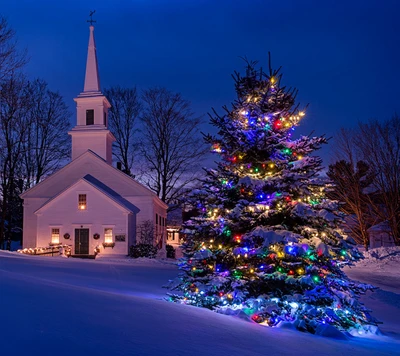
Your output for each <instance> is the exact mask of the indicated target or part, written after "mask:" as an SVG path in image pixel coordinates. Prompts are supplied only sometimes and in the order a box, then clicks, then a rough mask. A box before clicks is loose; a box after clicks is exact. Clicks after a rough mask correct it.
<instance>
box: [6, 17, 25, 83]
mask: <svg viewBox="0 0 400 356" xmlns="http://www.w3.org/2000/svg"><path fill="white" fill-rule="evenodd" d="M25 58H26V57H25V53H24V52H20V51H18V50H17V42H16V39H15V32H14V30H13V29H11V28H10V27H9V25H8V23H7V20H6V19H5V18H4V17H2V16H0V81H3V80H5V79H6V78H9V77H10V76H11V75H13V74H14V73H15V72H16V71H17V70H18V69H20V68H21V67H23V65H24V64H25V62H26V60H25Z"/></svg>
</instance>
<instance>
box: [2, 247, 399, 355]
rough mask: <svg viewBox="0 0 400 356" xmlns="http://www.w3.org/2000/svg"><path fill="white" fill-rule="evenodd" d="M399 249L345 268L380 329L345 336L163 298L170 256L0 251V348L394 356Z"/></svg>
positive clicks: (171, 268) (172, 272)
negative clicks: (360, 286)
mask: <svg viewBox="0 0 400 356" xmlns="http://www.w3.org/2000/svg"><path fill="white" fill-rule="evenodd" d="M399 252H400V250H399V251H398V252H395V253H394V254H392V255H390V256H388V257H382V256H381V257H382V258H381V259H377V258H374V257H372V256H369V257H368V258H367V259H366V260H364V261H362V262H360V263H359V264H358V265H357V266H356V267H353V268H351V269H348V270H346V272H347V273H348V274H349V275H350V276H351V278H354V279H359V280H360V281H363V282H367V283H372V284H375V285H378V286H379V287H381V289H379V290H377V291H376V292H373V293H368V295H366V296H365V297H364V298H363V300H364V302H365V304H366V305H367V306H368V307H370V308H371V309H373V310H374V312H373V315H374V316H375V317H377V318H378V319H380V320H381V321H383V322H384V324H383V325H382V326H380V327H381V330H382V332H383V333H384V335H382V336H371V337H369V338H365V337H364V338H361V337H360V338H358V337H357V338H354V337H353V338H348V339H345V340H338V339H332V338H326V337H320V336H314V335H310V334H306V333H301V332H299V331H296V330H287V329H280V328H268V327H263V326H260V325H258V324H256V323H253V322H249V321H246V320H242V319H239V318H235V317H232V316H227V315H221V314H217V313H214V312H212V311H209V310H205V309H200V308H195V307H191V306H185V305H180V304H174V303H169V302H167V301H165V300H164V297H165V295H166V292H167V290H165V289H164V288H162V286H163V285H165V284H166V282H167V281H168V280H169V279H173V278H175V277H176V275H177V273H178V270H177V267H176V266H175V265H174V264H173V263H171V262H170V261H157V260H130V259H129V260H128V259H125V258H121V259H107V258H99V259H96V260H77V259H66V258H58V257H56V258H50V257H35V256H25V255H20V254H17V253H7V252H0V306H1V311H0V320H1V322H0V342H1V352H0V354H1V355H2V356H8V355H54V354H57V355H96V356H100V355H112V356H114V355H135V356H136V355H137V356H140V355H163V356H164V355H174V356H179V355H185V356H186V355H207V356H208V355H218V356H220V355H229V356H235V355H246V356H247V355H249V356H251V355H267V354H269V355H346V356H349V355H394V354H399V350H400V322H399V320H400V305H399V303H400V294H399V293H400V290H399V289H400V271H399V268H398V267H397V270H393V268H392V267H393V266H394V265H395V264H398V263H399V262H400V253H399ZM382 253H383V252H382ZM396 261H397V262H396ZM374 280H377V281H380V283H378V284H377V283H374V282H373V281H374Z"/></svg>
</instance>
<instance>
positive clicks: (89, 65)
mask: <svg viewBox="0 0 400 356" xmlns="http://www.w3.org/2000/svg"><path fill="white" fill-rule="evenodd" d="M89 28H90V34H89V46H88V54H87V60H86V75H85V85H84V88H83V93H90V92H91V93H93V92H100V78H99V70H98V66H97V54H96V43H95V41H94V26H93V25H90V26H89Z"/></svg>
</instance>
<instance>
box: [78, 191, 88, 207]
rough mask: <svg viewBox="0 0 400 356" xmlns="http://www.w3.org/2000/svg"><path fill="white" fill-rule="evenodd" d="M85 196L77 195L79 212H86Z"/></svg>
mask: <svg viewBox="0 0 400 356" xmlns="http://www.w3.org/2000/svg"><path fill="white" fill-rule="evenodd" d="M86 207H87V204H86V194H79V198H78V208H79V210H86Z"/></svg>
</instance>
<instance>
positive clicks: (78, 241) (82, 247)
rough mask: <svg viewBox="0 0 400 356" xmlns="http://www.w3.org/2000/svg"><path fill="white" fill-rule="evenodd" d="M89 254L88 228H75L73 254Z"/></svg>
mask: <svg viewBox="0 0 400 356" xmlns="http://www.w3.org/2000/svg"><path fill="white" fill-rule="evenodd" d="M88 254H89V229H75V255H88Z"/></svg>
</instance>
